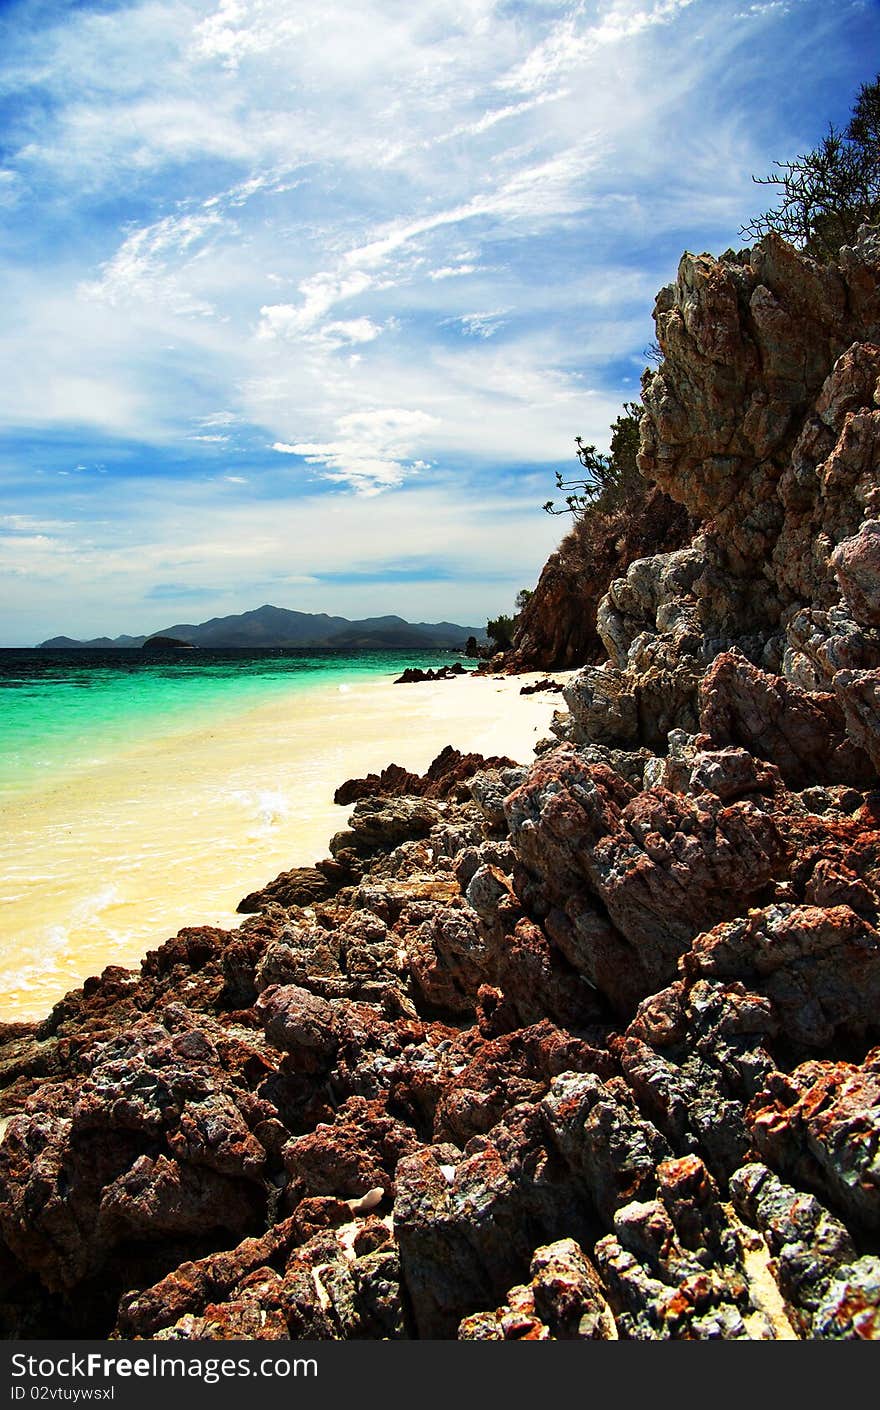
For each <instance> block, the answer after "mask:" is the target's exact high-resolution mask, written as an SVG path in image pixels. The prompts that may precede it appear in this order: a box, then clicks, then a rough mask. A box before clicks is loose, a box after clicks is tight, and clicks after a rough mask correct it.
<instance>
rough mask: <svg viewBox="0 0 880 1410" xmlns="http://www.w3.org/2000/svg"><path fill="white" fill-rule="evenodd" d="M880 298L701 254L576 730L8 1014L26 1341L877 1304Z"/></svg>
mask: <svg viewBox="0 0 880 1410" xmlns="http://www.w3.org/2000/svg"><path fill="white" fill-rule="evenodd" d="M878 287H880V236H878V235H877V234H876V233H875V234H870V233H868V234H866V235H865V236H864V237H863V238H862V239H861V240H860V242H859V244H858V245H857V246H854V247H853V248H852V249H851V250H844V251H843V252H842V253H841V257H840V261H839V263H838V265H836V266H826V267H819V266H817V265H814V264H812V263H811V262H810V261H809V260H806V259H805V258H804V257H803V256H801V255H798V254H797V253H796V252H795V251H793V250H791V249H790V248H788V247H787V246H784V245H783V244H782V243H781V242H780V241H778V240H776V239H775V238H772V237H771V238H768V239H767V240H765V241H762V242H761V244H760V245H758V246H757V247H756V248H755V249H754V250H749V251H742V252H741V253H740V254H739V255H735V256H734V255H731V254H728V255H727V256H725V257H724V258H723V259H722V260H713V259H711V258H710V257H709V256H707V255H703V256H691V255H688V256H686V257H685V258H684V260H683V261H682V264H681V267H680V269H679V274H678V278H677V281H676V284H675V285H674V286H672V287H670V288H669V289H667V290H664V291H663V292H662V293H661V295H660V297H659V299H658V303H657V310H656V314H657V325H658V339H659V342H660V346H661V349H662V352H663V355H664V360H663V363H662V365H661V366H660V368H659V370H658V371H657V372H656V373H652V374H651V375H650V376H649V377H648V379H647V381H646V385H645V405H646V408H647V411H646V416H645V418H644V423H643V427H642V450H641V462H642V465H643V469H644V471H645V473H646V474H647V475H648V476H649V477H650V478H652V479H653V480H654V481H656V488H655V489H651V490H649V491H647V493H646V496H645V497H644V503H643V504H642V505H641V506H640V507H639V508H638V510H637V512H636V513H635V515H634V519H633V523H631V524H629V525H627V524H625V523H624V522H623V521H622V520H620V519H619V518H618V519H615V518H614V516H606V517H605V518H603V519H601V522H600V521H599V520H597V521H596V523H594V524H593V527H592V529H591V533H592V534H593V546H594V548H596V553H595V556H594V559H593V560H592V561H591V560H590V559H589V556H586V557H585V547H589V544H588V543H587V542H586V540H585V539H584V537H583V535H581V536H580V538H578V536H577V535H575V537H574V540H567V541H566V544H564V545H563V548H562V550H561V554H560V556H558V557H557V558H555V559H554V560H551V563H550V564H548V567H547V569H546V570H545V573H544V575H543V576H542V580H541V584H539V589H538V591H537V592H536V594H535V595H534V597H533V598H532V599H531V600H530V602H529V604H528V606H527V607H526V609H525V611H524V613H523V617H522V624H521V628H520V632H519V634H518V636H517V644H516V649H515V651H514V653H513V656H512V657H508V658H507V660H506V661H505V660H502V661H500V662H495V663H493V664H495V665H500V666H504V667H509V666H510V665H511V663H512V664H514V665H516V664H519V665H526V664H529V665H534V664H540V665H542V666H543V667H545V668H550V667H555V666H557V665H560V666H562V665H566V666H567V665H575V664H576V665H579V666H581V667H582V668H583V669H582V670H580V672H579V673H578V674H577V675H575V676H573V677H572V679H571V680H570V681H569V683H568V684H567V686H566V688H565V691H564V699H565V703H566V705H567V707H568V709H567V711H565V712H563V711H559V712H557V714H556V716H555V718H554V722H553V725H552V731H551V732H552V735H553V738H550V739H548V740H545V741H542V742H541V743H540V745H539V747H538V749H537V751H536V754H537V758H536V759H535V760H533V761H523V762H522V763H520V764H516V763H514V762H513V761H512V760H509V759H505V758H488V759H485V758H483V757H481V756H479V755H462V754H460V753H459V752H458V751H456V750H454V749H452V748H450V747H447V748H446V749H444V750H443V751H442V753H441V754H440V755H438V757H437V758H436V759H435V760H434V762H433V763H432V764H431V766H430V768H429V769H428V770H427V772H426V773H425V774H423V775H415V774H412V773H409V772H407V771H406V770H404V769H402V768H400V767H399V766H398V765H390V766H389V767H388V768H387V769H384V770H383V771H382V772H381V773H380V774H373V775H369V776H368V777H367V778H365V779H353V780H349V781H348V782H347V783H345V784H343V785H342V787H341V788H340V789H339V790H338V792H337V795H336V796H337V801H340V802H345V803H347V804H353V805H354V807H353V811H352V814H351V817H350V819H349V823H348V827H347V828H346V829H345V830H343V831H341V832H339V833H338V834H337V835H336V837H334V838H333V839H332V842H331V844H330V854H331V855H330V856H328V857H326V858H324V859H323V860H321V861H319V862H317V863H316V865H315V867H314V868H308V867H299V868H295V869H293V870H292V871H288V872H284V873H282V874H281V875H280V876H279V877H277V878H276V879H275V881H273V882H271V883H269V885H268V886H267V887H265V888H263V889H262V891H259V892H255V893H253V894H252V895H251V896H249V897H247V898H246V899H245V900H244V901H243V902H242V903H241V907H240V909H242V910H252V911H253V912H254V914H253V915H252V916H251V917H250V918H249V919H247V920H245V921H244V922H243V923H242V925H241V926H240V928H239V929H238V930H236V931H232V932H227V931H223V930H219V929H214V928H208V927H203V928H192V929H187V930H183V931H181V932H180V934H179V935H177V936H175V937H173V938H172V939H170V940H169V941H167V942H166V943H165V944H164V945H162V946H161V947H160V948H158V949H156V950H153V951H151V952H150V953H149V954H148V955H147V956H146V957H145V959H144V961H143V963H142V965H141V967H140V971H139V972H134V973H132V972H128V971H125V970H123V969H120V968H119V967H115V966H111V967H109V968H108V969H106V970H105V971H104V972H103V974H101V975H100V976H93V977H90V978H89V979H87V980H86V982H85V983H84V984H83V986H82V988H81V989H79V990H75V991H73V992H72V993H70V994H68V995H67V996H66V997H65V998H64V999H63V1000H62V1001H61V1002H60V1003H59V1004H57V1005H56V1006H55V1008H54V1009H53V1010H52V1012H51V1014H49V1015H48V1017H47V1018H46V1019H45V1020H43V1021H42V1022H41V1023H36V1024H27V1025H9V1026H6V1027H3V1028H0V1113H2V1116H0V1328H2V1331H3V1333H4V1334H5V1335H7V1336H11V1337H26V1338H35V1339H39V1338H41V1337H47V1336H70V1337H106V1336H108V1335H113V1336H119V1337H155V1338H157V1339H159V1340H193V1339H216V1340H224V1339H230V1338H232V1339H235V1338H246V1339H290V1338H293V1339H338V1338H376V1339H395V1338H399V1337H454V1336H456V1335H458V1336H460V1337H462V1338H464V1339H468V1340H550V1339H564V1340H607V1339H613V1338H621V1339H636V1340H668V1339H685V1340H701V1339H713V1340H714V1339H733V1340H743V1339H757V1340H768V1339H772V1340H788V1339H792V1338H813V1339H831V1340H855V1339H866V1340H868V1339H878V1338H880V1260H878V1256H877V1252H876V1250H877V1231H878V1227H880V1171H878V1158H877V1150H878V1142H880V1134H878V1133H880V1057H878V1055H880V1047H878V1046H877V1045H878V1044H880V1017H878V1015H880V790H878V789H877V784H878V768H880V728H878V726H880V688H878V681H880V605H878V604H880V592H878V587H877V569H878V562H880V560H878V542H880V529H878V525H880V482H878V466H880V451H878V447H880V412H878V411H877V405H878V401H880V393H878V386H880V341H878V340H880V294H878ZM639 516H642V517H641V519H640V518H639ZM636 521H638V522H636ZM603 535H605V536H606V537H605V538H604V539H603ZM652 535H653V537H652ZM600 597H601V601H600V600H599V598H600ZM603 649H604V650H605V651H607V656H608V660H607V661H602V659H601V658H602V653H603ZM537 658H540V660H538V659H537Z"/></svg>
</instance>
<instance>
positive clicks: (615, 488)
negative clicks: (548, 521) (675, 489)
mask: <svg viewBox="0 0 880 1410" xmlns="http://www.w3.org/2000/svg"><path fill="white" fill-rule="evenodd" d="M643 410H644V408H643V407H642V405H641V402H637V401H627V402H624V404H623V412H622V413H621V415H620V416H618V418H617V420H616V421H615V422H614V425H613V426H612V427H611V446H610V449H609V452H608V454H607V455H603V454H602V453H601V452H599V451H597V450H596V447H595V446H592V445H586V444H585V443H584V441H583V439H582V438H581V437H580V436H576V437H575V445H576V446H577V458H578V460H579V461H580V463H581V465H582V466H583V468H584V470H585V471H586V472H587V473H586V475H584V476H582V477H579V478H578V479H575V480H565V479H563V477H562V475H561V474H560V472H559V471H558V470H557V472H556V488H557V489H558V490H568V491H569V493H568V494H567V495H566V496H565V501H564V503H563V504H562V505H561V506H557V505H556V503H555V502H554V500H552V499H548V500H547V502H546V504H545V505H544V509H545V510H546V511H547V513H548V514H574V515H575V517H576V518H582V517H583V516H584V514H586V513H587V512H588V511H589V510H597V511H598V512H599V513H603V514H607V513H610V512H611V511H612V510H614V509H618V508H619V507H621V506H622V505H624V504H627V503H629V502H630V501H631V500H632V499H633V497H635V498H637V499H641V498H642V497H643V496H644V493H645V489H646V485H645V482H644V481H643V480H642V478H641V476H640V475H639V470H638V465H637V464H636V455H637V454H638V449H639V422H640V421H641V417H642V412H643Z"/></svg>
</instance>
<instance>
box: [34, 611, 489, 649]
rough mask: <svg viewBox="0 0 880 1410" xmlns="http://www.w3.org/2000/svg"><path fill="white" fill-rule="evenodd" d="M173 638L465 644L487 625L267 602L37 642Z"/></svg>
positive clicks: (242, 642) (249, 643) (128, 643)
mask: <svg viewBox="0 0 880 1410" xmlns="http://www.w3.org/2000/svg"><path fill="white" fill-rule="evenodd" d="M155 636H163V637H173V638H175V639H176V640H177V641H180V642H187V643H189V644H190V645H192V646H201V647H207V648H221V649H222V648H223V647H229V646H239V647H259V646H299V647H328V646H332V647H333V648H335V649H337V650H350V651H362V650H367V651H369V650H381V649H385V650H394V649H396V648H398V647H400V648H404V649H406V648H410V649H412V650H418V649H431V648H434V647H438V648H445V647H448V648H452V649H456V648H463V647H464V645H465V642H466V641H467V638H468V637H469V636H474V637H476V638H477V640H478V641H485V639H486V630H485V627H460V626H457V625H456V623H455V622H407V621H405V620H404V618H403V617H393V616H392V617H365V618H363V619H362V620H360V621H349V619H348V618H347V617H330V616H328V615H327V613H326V612H317V613H313V612H293V611H289V610H288V609H287V608H284V607H272V606H271V605H270V604H268V603H266V604H265V605H264V606H263V607H257V608H256V609H255V610H254V611H252V612H242V613H240V614H238V615H236V616H231V617H212V618H211V619H210V621H208V622H199V623H192V622H182V623H177V624H175V625H174V626H171V627H163V628H162V630H161V632H151V633H149V635H147V636H125V635H123V636H117V637H113V638H111V637H107V636H102V637H95V638H93V639H92V640H91V641H76V640H74V638H73V637H69V636H54V637H51V638H49V640H48V641H41V642H39V643H38V649H41V650H52V649H55V650H59V649H64V648H67V649H69V648H75V647H81V648H84V649H86V648H89V649H93V650H95V649H104V650H108V649H111V648H115V647H119V648H124V647H129V648H131V647H139V646H143V645H144V643H145V642H147V641H149V640H150V639H151V638H152V637H155Z"/></svg>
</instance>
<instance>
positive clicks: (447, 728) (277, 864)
mask: <svg viewBox="0 0 880 1410" xmlns="http://www.w3.org/2000/svg"><path fill="white" fill-rule="evenodd" d="M538 678H539V677H537V676H515V677H504V678H496V677H491V676H483V677H479V678H473V677H470V676H463V677H459V678H457V679H454V680H445V681H436V682H419V683H417V684H412V685H394V684H392V682H391V680H390V679H383V680H379V681H377V680H376V679H375V678H371V679H367V680H364V678H363V677H360V678H354V679H353V680H352V682H351V684H348V685H346V684H343V685H334V686H332V687H327V688H323V689H315V690H311V691H306V692H298V693H295V694H294V693H292V694H291V696H290V697H289V698H288V697H284V698H280V699H278V698H276V699H275V700H273V701H272V702H271V703H269V704H265V705H261V706H259V707H258V708H256V709H250V710H248V711H247V712H246V713H239V714H237V715H235V716H232V717H228V718H224V719H222V720H220V721H215V722H213V723H212V724H211V726H210V728H204V727H203V728H201V729H189V730H186V729H184V730H182V729H181V728H180V727H179V725H178V727H177V728H176V729H175V731H174V732H169V733H168V734H167V735H166V736H163V737H161V738H159V739H158V740H157V739H155V738H154V739H151V740H150V742H149V743H140V744H138V743H137V742H136V741H133V742H132V743H131V745H130V746H129V747H127V748H125V749H124V750H122V751H120V752H118V753H117V754H116V755H115V756H114V757H113V758H112V760H109V761H103V762H98V763H96V764H95V765H94V767H92V768H89V769H87V770H85V771H81V770H77V771H76V772H75V773H74V774H72V775H70V776H69V777H68V778H66V779H65V778H58V779H56V780H54V781H53V782H52V783H51V784H49V785H43V786H41V787H39V788H36V789H34V790H33V791H32V792H30V793H28V794H26V795H25V796H24V797H19V798H18V799H17V800H16V801H15V803H14V805H13V806H10V807H9V808H7V809H5V813H6V815H5V816H3V817H2V818H0V829H2V839H3V840H2V843H0V901H2V910H0V916H2V921H0V1019H3V1020H6V1021H10V1020H14V1019H25V1018H35V1017H40V1016H42V1015H43V1014H45V1013H46V1012H47V1011H48V1009H49V1008H50V1007H51V1005H52V1004H53V1003H54V1002H55V1001H56V1000H57V999H59V998H60V997H61V996H62V995H63V994H64V993H65V992H66V991H67V990H68V989H70V988H72V987H74V986H76V985H79V984H81V983H82V981H83V980H84V979H85V978H86V977H87V976H88V975H90V974H95V973H98V972H100V970H101V969H102V968H103V967H104V966H105V965H107V964H124V965H129V966H133V965H136V964H137V963H138V961H139V960H140V958H141V957H142V955H143V954H144V953H145V952H146V950H148V949H152V948H155V947H156V946H157V945H158V944H161V943H162V941H163V940H165V939H167V938H168V936H170V935H173V934H175V933H176V931H177V930H179V929H180V928H181V927H182V926H185V925H206V924H211V925H223V926H232V925H237V924H239V923H240V921H241V919H242V917H241V916H237V915H236V914H235V907H236V905H237V903H238V901H239V900H240V899H241V897H242V896H244V895H245V894H247V893H248V892H249V891H252V890H254V889H256V888H258V887H260V886H262V885H264V884H265V883H266V882H267V881H269V880H271V878H272V877H274V876H275V875H277V873H278V872H279V871H283V870H286V869H288V868H290V867H292V866H300V865H307V864H309V863H311V862H312V861H314V860H315V859H317V858H320V857H323V856H326V855H327V843H328V840H329V838H330V837H331V836H332V834H333V833H334V832H337V831H338V830H339V829H340V828H342V827H344V825H345V819H346V817H347V814H348V812H349V811H350V810H349V809H347V808H341V807H338V806H336V805H335V804H334V803H333V801H332V799H333V792H334V789H335V788H337V787H338V785H339V784H340V783H342V782H343V781H344V780H345V779H347V778H351V777H357V776H361V775H363V774H366V773H368V772H370V771H378V770H380V769H381V768H383V767H384V766H385V765H386V764H389V763H391V762H392V761H394V762H395V763H398V764H402V765H403V766H404V767H406V768H408V769H412V770H418V771H422V770H424V769H425V768H426V767H427V765H428V764H429V763H430V762H431V760H432V759H433V758H434V757H435V756H436V755H437V754H438V753H439V752H440V750H441V749H442V748H443V747H444V746H445V745H447V744H451V745H454V746H455V747H456V748H458V749H461V750H463V751H468V750H477V751H479V752H481V753H485V754H508V755H510V756H511V757H512V758H515V759H517V760H519V761H521V762H528V761H529V760H530V759H531V757H532V748H533V745H534V743H535V742H536V741H537V740H538V739H540V738H541V737H542V736H544V735H546V733H547V729H548V725H549V722H550V719H551V717H552V715H553V712H554V710H555V709H558V708H560V705H561V704H562V702H561V697H560V696H559V695H557V694H552V693H541V694H536V695H526V696H524V695H521V694H520V689H521V687H522V686H523V685H524V684H527V683H529V682H531V681H533V680H536V679H538ZM555 678H556V679H557V680H563V679H565V678H566V677H565V673H563V674H561V675H557V676H556V677H555Z"/></svg>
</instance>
